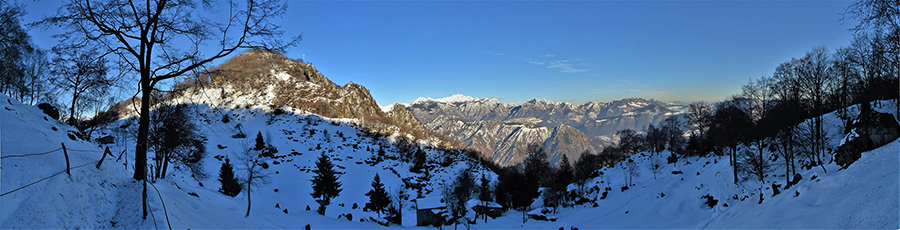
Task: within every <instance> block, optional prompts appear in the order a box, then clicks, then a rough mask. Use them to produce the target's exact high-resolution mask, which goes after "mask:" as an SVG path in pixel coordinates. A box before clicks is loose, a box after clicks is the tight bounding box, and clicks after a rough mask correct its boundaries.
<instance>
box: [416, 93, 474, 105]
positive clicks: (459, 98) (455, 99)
mask: <svg viewBox="0 0 900 230" xmlns="http://www.w3.org/2000/svg"><path fill="white" fill-rule="evenodd" d="M480 100H490V99H488V98H475V97H472V96H466V95H462V94H453V95H452V96H449V97H444V98H438V99H434V98H431V97H419V98H416V99H415V100H413V101H412V103H410V104H416V103H424V102H429V101H434V102H443V103H448V104H453V103H460V102H470V101H480Z"/></svg>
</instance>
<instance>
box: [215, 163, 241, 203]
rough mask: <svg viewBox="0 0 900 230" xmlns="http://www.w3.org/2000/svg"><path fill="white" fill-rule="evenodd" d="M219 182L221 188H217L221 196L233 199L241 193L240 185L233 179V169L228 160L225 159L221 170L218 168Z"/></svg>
mask: <svg viewBox="0 0 900 230" xmlns="http://www.w3.org/2000/svg"><path fill="white" fill-rule="evenodd" d="M219 182H220V183H222V187H221V188H219V192H221V193H222V194H225V195H227V196H230V197H234V196H237V194H238V193H241V184H240V183H238V180H237V178H235V177H234V168H233V167H232V166H231V162H229V160H228V158H225V162H224V163H222V168H219Z"/></svg>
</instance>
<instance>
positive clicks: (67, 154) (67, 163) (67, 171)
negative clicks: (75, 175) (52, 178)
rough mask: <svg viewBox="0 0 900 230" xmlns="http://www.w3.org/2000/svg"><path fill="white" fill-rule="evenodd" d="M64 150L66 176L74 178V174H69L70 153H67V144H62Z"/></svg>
mask: <svg viewBox="0 0 900 230" xmlns="http://www.w3.org/2000/svg"><path fill="white" fill-rule="evenodd" d="M60 144H61V145H62V149H63V155H65V156H66V174H69V177H71V176H72V173H71V172H69V152H67V151H66V143H60Z"/></svg>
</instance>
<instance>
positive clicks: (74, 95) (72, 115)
mask: <svg viewBox="0 0 900 230" xmlns="http://www.w3.org/2000/svg"><path fill="white" fill-rule="evenodd" d="M75 90H78V89H75ZM76 92H77V91H76ZM76 100H78V93H72V108H69V120H68V121H66V123H68V124H70V125H72V126H75V128H76V129H77V128H78V126H77V125H76V124H77V123H75V101H76Z"/></svg>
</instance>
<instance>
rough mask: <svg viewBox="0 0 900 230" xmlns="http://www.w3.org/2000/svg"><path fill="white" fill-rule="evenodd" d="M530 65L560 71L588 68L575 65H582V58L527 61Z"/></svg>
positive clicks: (569, 71) (572, 71)
mask: <svg viewBox="0 0 900 230" xmlns="http://www.w3.org/2000/svg"><path fill="white" fill-rule="evenodd" d="M528 63H531V64H532V65H537V66H547V68H548V69H554V70H557V71H559V72H562V73H583V72H587V71H589V70H590V69H584V68H578V67H576V66H579V65H583V64H584V60H581V59H577V58H576V59H561V60H549V61H533V60H532V61H528Z"/></svg>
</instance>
